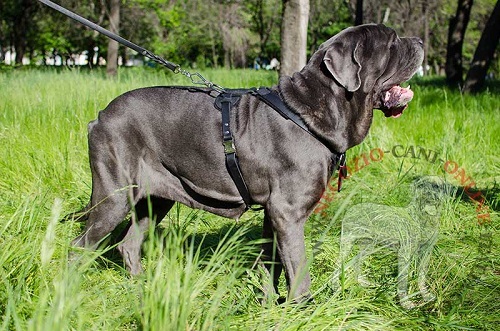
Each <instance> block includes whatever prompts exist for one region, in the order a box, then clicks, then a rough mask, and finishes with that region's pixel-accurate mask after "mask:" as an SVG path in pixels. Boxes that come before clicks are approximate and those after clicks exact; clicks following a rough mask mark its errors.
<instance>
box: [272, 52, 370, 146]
mask: <svg viewBox="0 0 500 331" xmlns="http://www.w3.org/2000/svg"><path fill="white" fill-rule="evenodd" d="M312 61H313V59H311V62H312ZM311 62H310V64H308V66H310V65H312V64H311ZM308 66H306V67H305V68H304V69H302V71H300V72H297V73H295V74H293V75H292V76H291V77H290V76H283V77H281V78H280V81H279V90H280V94H281V97H282V98H283V101H284V102H285V104H286V105H287V106H288V107H290V108H291V109H292V110H293V111H294V112H296V113H297V114H299V115H300V117H301V118H302V119H303V120H304V122H305V123H306V125H307V126H308V128H309V129H310V130H311V131H312V132H314V134H316V135H317V136H319V137H321V139H322V140H323V141H325V142H326V144H328V147H329V148H330V149H331V150H334V151H337V152H339V153H343V152H345V151H346V150H347V149H349V148H351V147H353V146H355V145H357V144H359V143H361V142H362V141H363V139H364V138H365V137H366V135H367V134H368V130H369V128H370V125H371V122H372V117H373V109H372V108H371V104H372V101H371V96H370V95H368V94H366V93H364V92H361V91H359V92H354V93H349V92H347V91H346V90H345V89H344V88H343V87H341V86H339V85H338V84H337V83H336V82H335V81H334V80H333V78H332V77H331V76H330V77H328V75H327V74H326V73H324V72H323V71H321V74H319V75H318V73H314V72H312V71H311V70H308Z"/></svg>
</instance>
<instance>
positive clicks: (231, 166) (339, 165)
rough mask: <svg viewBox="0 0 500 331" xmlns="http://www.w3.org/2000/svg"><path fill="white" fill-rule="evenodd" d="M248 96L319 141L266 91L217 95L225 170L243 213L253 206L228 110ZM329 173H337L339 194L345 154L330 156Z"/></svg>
mask: <svg viewBox="0 0 500 331" xmlns="http://www.w3.org/2000/svg"><path fill="white" fill-rule="evenodd" d="M247 93H251V94H252V95H254V96H256V97H258V98H259V99H261V100H262V101H264V102H265V103H266V104H267V105H268V106H270V107H271V108H273V109H274V110H276V111H277V112H278V113H279V114H280V115H281V116H283V117H284V118H286V119H288V120H291V121H292V122H294V123H295V124H297V125H298V126H299V127H301V128H302V129H303V130H304V131H306V132H307V133H309V134H311V135H312V136H313V137H315V138H316V139H318V140H320V141H321V139H320V138H319V137H317V136H316V135H314V134H313V133H312V132H311V131H309V129H308V128H307V126H306V125H305V123H304V122H303V121H302V119H301V118H300V116H299V115H297V114H295V113H294V112H292V111H291V110H290V109H288V107H287V106H286V105H285V104H284V103H283V101H282V100H281V98H280V97H279V96H278V95H277V94H276V93H274V92H273V91H271V90H270V89H268V88H259V89H250V90H228V91H224V92H222V93H220V94H219V95H218V96H217V97H216V99H215V106H216V108H219V109H220V110H221V113H222V139H223V146H224V154H225V155H226V167H227V169H228V171H229V174H230V175H231V178H232V179H233V181H234V183H235V185H236V188H237V189H238V192H239V193H240V195H241V197H242V198H243V202H244V203H245V205H246V209H249V208H250V206H251V205H252V197H251V196H250V193H249V191H248V187H247V185H246V183H245V180H244V178H243V174H242V173H241V169H240V166H239V163H238V156H237V155H236V148H235V146H234V139H233V135H232V133H231V123H230V122H231V108H232V107H233V106H235V105H237V104H238V102H239V100H240V98H241V96H242V95H243V94H247ZM332 163H333V165H332V171H333V172H335V171H336V170H337V169H338V170H339V177H338V191H339V192H340V190H341V189H342V179H343V178H346V177H347V167H346V157H345V153H337V152H332Z"/></svg>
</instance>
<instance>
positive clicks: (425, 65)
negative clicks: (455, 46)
mask: <svg viewBox="0 0 500 331" xmlns="http://www.w3.org/2000/svg"><path fill="white" fill-rule="evenodd" d="M429 43H430V34H429V6H428V4H427V3H426V2H424V63H423V64H422V66H423V71H422V74H423V75H424V76H427V74H428V73H427V69H428V68H429Z"/></svg>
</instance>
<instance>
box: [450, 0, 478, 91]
mask: <svg viewBox="0 0 500 331" xmlns="http://www.w3.org/2000/svg"><path fill="white" fill-rule="evenodd" d="M472 2H473V1H472V0H458V6H457V12H456V14H455V16H454V17H452V18H451V19H450V24H449V30H448V46H447V50H446V66H445V72H446V83H447V84H448V85H449V86H451V87H456V86H462V84H463V66H462V47H463V43H464V38H465V30H466V29H467V24H469V18H470V12H471V9H472Z"/></svg>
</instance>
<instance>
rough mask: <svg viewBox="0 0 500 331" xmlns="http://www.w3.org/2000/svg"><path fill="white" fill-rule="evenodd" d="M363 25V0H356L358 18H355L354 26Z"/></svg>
mask: <svg viewBox="0 0 500 331" xmlns="http://www.w3.org/2000/svg"><path fill="white" fill-rule="evenodd" d="M361 24H363V0H356V17H355V18H354V25H361Z"/></svg>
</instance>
